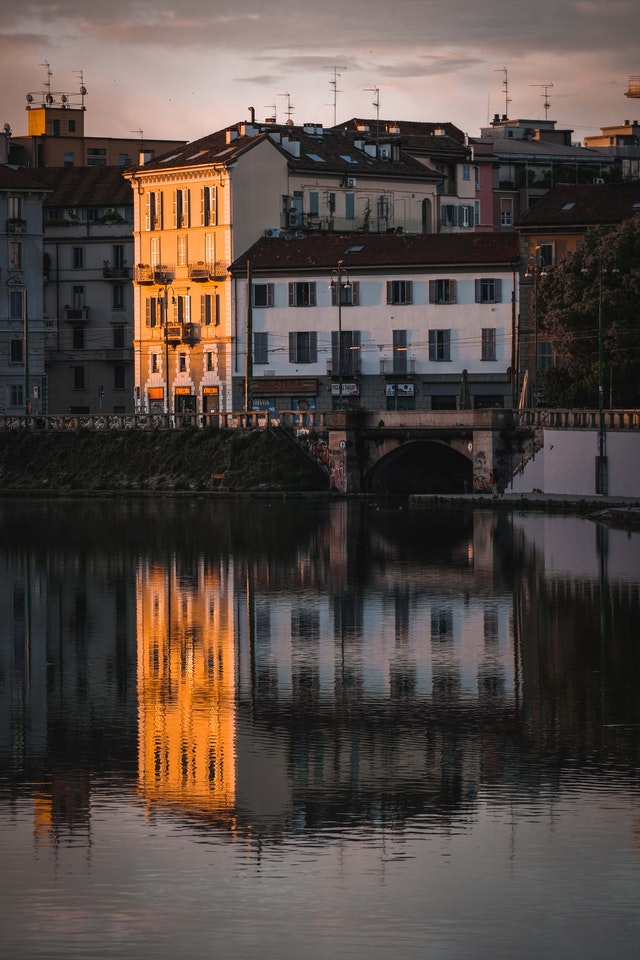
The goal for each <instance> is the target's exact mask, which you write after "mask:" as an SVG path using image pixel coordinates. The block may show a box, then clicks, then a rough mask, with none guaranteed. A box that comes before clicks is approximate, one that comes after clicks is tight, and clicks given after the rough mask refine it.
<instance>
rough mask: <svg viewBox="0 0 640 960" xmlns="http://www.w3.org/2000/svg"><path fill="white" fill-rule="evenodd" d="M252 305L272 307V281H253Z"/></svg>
mask: <svg viewBox="0 0 640 960" xmlns="http://www.w3.org/2000/svg"><path fill="white" fill-rule="evenodd" d="M253 305H254V307H272V306H273V284H272V283H254V285H253Z"/></svg>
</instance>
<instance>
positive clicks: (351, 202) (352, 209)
mask: <svg viewBox="0 0 640 960" xmlns="http://www.w3.org/2000/svg"><path fill="white" fill-rule="evenodd" d="M344 216H345V219H346V220H355V217H356V195H355V193H345V195H344Z"/></svg>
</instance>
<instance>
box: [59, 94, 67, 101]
mask: <svg viewBox="0 0 640 960" xmlns="http://www.w3.org/2000/svg"><path fill="white" fill-rule="evenodd" d="M60 99H61V100H62V102H63V103H66V102H67V95H66V93H63V94H62V96H61V97H60Z"/></svg>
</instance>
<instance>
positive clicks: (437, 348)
mask: <svg viewBox="0 0 640 960" xmlns="http://www.w3.org/2000/svg"><path fill="white" fill-rule="evenodd" d="M429 362H430V363H450V362H451V328H450V327H432V328H431V329H430V330H429Z"/></svg>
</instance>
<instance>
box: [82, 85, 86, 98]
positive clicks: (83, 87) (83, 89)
mask: <svg viewBox="0 0 640 960" xmlns="http://www.w3.org/2000/svg"><path fill="white" fill-rule="evenodd" d="M80 93H81V94H82V96H83V97H86V95H87V88H86V87H85V86H84V85H83V86H82V87H80Z"/></svg>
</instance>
